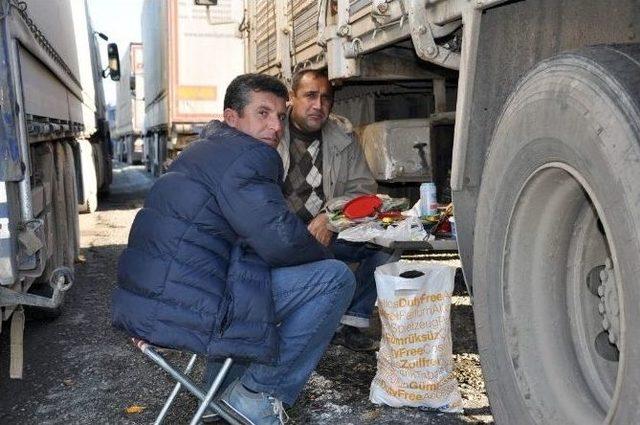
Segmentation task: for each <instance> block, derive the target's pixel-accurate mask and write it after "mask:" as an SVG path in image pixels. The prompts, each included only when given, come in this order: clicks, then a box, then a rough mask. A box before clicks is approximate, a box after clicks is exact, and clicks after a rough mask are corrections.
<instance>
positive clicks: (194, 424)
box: [190, 358, 233, 425]
mask: <svg viewBox="0 0 640 425" xmlns="http://www.w3.org/2000/svg"><path fill="white" fill-rule="evenodd" d="M231 363H233V360H232V359H231V358H227V359H226V360H225V361H224V364H223V365H222V368H220V371H219V372H218V375H216V379H215V380H214V381H213V384H211V388H209V391H208V392H207V395H206V396H205V397H204V399H203V400H202V403H200V407H199V408H198V411H197V412H196V414H195V416H194V417H193V419H191V424H190V425H198V422H200V418H202V416H203V415H204V412H205V411H206V410H207V408H208V407H209V404H210V403H211V400H213V396H214V395H215V394H216V392H217V391H218V388H220V385H221V384H222V380H223V379H224V377H225V376H227V372H228V371H229V368H230V367H231ZM225 419H226V418H225Z"/></svg>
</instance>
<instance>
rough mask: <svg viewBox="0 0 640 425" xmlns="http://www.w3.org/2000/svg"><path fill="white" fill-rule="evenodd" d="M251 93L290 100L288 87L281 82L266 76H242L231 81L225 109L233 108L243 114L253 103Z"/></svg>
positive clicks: (226, 95)
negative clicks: (269, 94)
mask: <svg viewBox="0 0 640 425" xmlns="http://www.w3.org/2000/svg"><path fill="white" fill-rule="evenodd" d="M251 92H267V93H272V94H274V95H276V96H278V97H280V98H282V99H284V100H285V101H287V100H289V92H288V91H287V87H286V86H285V85H284V84H282V82H281V81H280V80H278V79H277V78H276V77H272V76H271V75H265V74H242V75H239V76H237V77H236V78H234V79H233V81H231V83H230V84H229V86H228V87H227V92H226V93H225V94H224V109H227V108H231V109H233V110H234V111H236V112H238V113H239V114H242V111H243V110H244V107H245V106H247V105H248V104H249V102H250V101H251V96H250V93H251Z"/></svg>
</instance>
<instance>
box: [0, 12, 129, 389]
mask: <svg viewBox="0 0 640 425" xmlns="http://www.w3.org/2000/svg"><path fill="white" fill-rule="evenodd" d="M0 16H1V18H0V68H1V72H0V111H1V112H2V120H0V152H2V154H1V155H0V307H1V309H0V315H1V317H0V324H1V323H2V321H5V320H8V319H10V318H11V320H12V323H11V335H10V338H11V347H12V348H11V377H21V375H22V334H23V328H24V312H23V306H32V307H38V308H41V309H44V311H46V312H47V313H48V314H56V313H58V312H59V311H60V310H59V309H60V307H61V303H62V300H63V298H64V293H65V291H66V290H67V289H68V288H69V287H70V285H71V284H72V282H73V264H74V260H75V259H76V258H77V256H78V253H79V229H78V210H85V211H92V210H93V209H95V207H96V205H97V195H98V192H99V191H107V190H108V187H109V183H110V181H111V174H110V173H111V158H110V150H109V127H108V123H107V122H106V120H105V105H104V95H103V92H102V85H101V84H100V82H101V80H102V75H101V74H102V72H101V69H100V68H101V67H100V62H99V56H98V50H97V43H98V40H97V37H96V35H99V36H101V37H105V38H106V36H104V35H103V34H98V33H94V31H93V29H92V28H91V25H90V22H89V18H88V15H87V9H86V4H85V2H84V1H76V0H55V1H47V2H45V1H36V0H31V1H18V0H1V1H0ZM108 47H109V50H110V54H109V57H110V58H111V68H112V77H113V78H117V75H118V64H117V62H118V59H117V47H115V45H109V46H108Z"/></svg>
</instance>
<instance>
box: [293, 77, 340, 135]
mask: <svg viewBox="0 0 640 425" xmlns="http://www.w3.org/2000/svg"><path fill="white" fill-rule="evenodd" d="M332 106H333V91H332V90H331V84H330V83H329V80H328V79H327V78H325V77H322V76H316V75H313V74H311V73H309V74H305V75H303V76H302V78H301V79H300V84H299V85H298V89H297V90H296V91H295V93H292V94H291V120H292V122H293V124H294V125H295V126H296V127H297V128H299V129H300V130H302V131H305V132H307V133H310V132H314V131H318V130H320V129H321V128H322V126H323V125H324V123H325V122H327V118H329V112H331V107H332Z"/></svg>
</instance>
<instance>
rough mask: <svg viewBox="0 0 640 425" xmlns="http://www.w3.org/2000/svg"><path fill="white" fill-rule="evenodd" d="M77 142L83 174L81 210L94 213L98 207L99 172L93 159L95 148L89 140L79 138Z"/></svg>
mask: <svg viewBox="0 0 640 425" xmlns="http://www.w3.org/2000/svg"><path fill="white" fill-rule="evenodd" d="M77 143H78V147H79V149H78V150H79V153H80V172H81V175H82V199H81V200H80V202H79V204H80V205H79V211H80V212H81V213H92V212H94V211H95V210H96V209H97V208H98V172H97V171H96V166H95V161H94V160H93V154H94V150H93V146H92V145H91V143H90V142H89V141H87V140H84V139H79V140H77Z"/></svg>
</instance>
